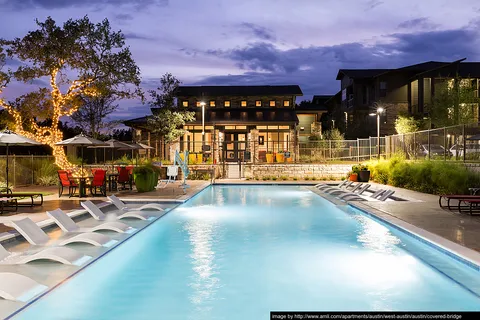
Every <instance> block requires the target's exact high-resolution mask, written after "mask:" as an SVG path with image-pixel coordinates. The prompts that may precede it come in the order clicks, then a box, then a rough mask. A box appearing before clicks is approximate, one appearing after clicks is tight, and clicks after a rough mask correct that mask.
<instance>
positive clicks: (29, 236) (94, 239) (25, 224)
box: [9, 218, 118, 247]
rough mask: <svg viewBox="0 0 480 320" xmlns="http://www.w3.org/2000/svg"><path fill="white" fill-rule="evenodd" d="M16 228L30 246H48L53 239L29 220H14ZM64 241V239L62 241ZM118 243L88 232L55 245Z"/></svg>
mask: <svg viewBox="0 0 480 320" xmlns="http://www.w3.org/2000/svg"><path fill="white" fill-rule="evenodd" d="M9 224H10V225H11V226H12V227H13V228H15V229H16V230H17V231H18V232H19V233H20V234H21V235H22V236H23V237H24V238H25V239H26V240H27V241H28V242H29V243H30V244H33V245H36V246H44V245H48V244H49V242H50V241H51V239H50V238H49V237H48V235H47V234H46V233H45V231H43V230H42V228H40V227H39V226H38V225H37V224H36V223H35V222H33V221H32V220H30V219H29V218H25V219H22V220H16V221H15V220H14V221H10V223H9ZM61 240H62V239H61ZM117 242H118V241H116V240H113V239H111V238H110V237H107V236H106V235H104V234H100V233H94V232H88V233H80V234H78V235H75V236H73V237H69V238H66V239H65V240H63V241H59V242H54V243H52V244H53V245H59V246H64V245H67V244H71V243H87V244H91V245H94V246H97V247H100V246H102V247H111V246H113V245H114V244H115V243H117Z"/></svg>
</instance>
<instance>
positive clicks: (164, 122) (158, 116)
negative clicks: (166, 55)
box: [148, 73, 195, 143]
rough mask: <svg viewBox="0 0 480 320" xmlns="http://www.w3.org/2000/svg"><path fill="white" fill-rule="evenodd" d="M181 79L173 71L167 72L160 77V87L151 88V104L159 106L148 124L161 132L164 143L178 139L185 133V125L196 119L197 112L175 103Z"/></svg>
mask: <svg viewBox="0 0 480 320" xmlns="http://www.w3.org/2000/svg"><path fill="white" fill-rule="evenodd" d="M180 83H181V82H180V81H179V80H178V79H177V78H175V77H174V76H173V75H172V74H171V73H166V74H164V75H163V76H162V78H160V87H158V88H157V90H158V92H157V91H156V90H150V91H149V93H150V96H151V98H152V100H151V101H150V102H149V103H150V106H152V107H153V108H157V111H156V112H155V113H154V115H153V116H152V118H150V119H149V121H148V126H149V128H150V130H151V131H152V132H153V133H157V134H160V135H161V136H162V137H163V141H164V143H170V142H172V141H175V140H177V139H178V138H179V137H180V136H182V135H184V134H185V130H183V126H184V125H185V123H187V122H189V121H193V120H195V112H192V111H188V110H187V109H180V108H179V107H178V106H177V105H176V104H175V94H176V91H177V89H178V86H179V85H180Z"/></svg>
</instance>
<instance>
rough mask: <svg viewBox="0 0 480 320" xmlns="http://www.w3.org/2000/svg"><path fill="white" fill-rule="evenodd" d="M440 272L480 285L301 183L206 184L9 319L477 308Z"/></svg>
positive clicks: (461, 269) (454, 264)
mask: <svg viewBox="0 0 480 320" xmlns="http://www.w3.org/2000/svg"><path fill="white" fill-rule="evenodd" d="M429 261H433V265H431V264H429V263H427V262H429ZM435 264H437V265H435ZM438 266H443V268H447V269H448V270H449V272H450V274H451V273H455V274H457V275H458V276H459V277H460V278H463V279H469V278H472V279H477V278H479V277H478V271H476V270H473V269H472V268H470V267H467V266H465V265H463V264H462V263H460V262H458V261H456V260H454V259H452V258H451V257H448V256H446V255H444V254H442V253H440V252H437V251H436V250H434V249H432V248H430V247H429V246H427V245H425V244H424V243H422V242H420V241H417V240H415V239H413V238H411V237H409V236H407V235H406V234H403V233H402V232H400V231H398V230H395V229H394V228H388V227H386V226H385V225H383V224H381V223H379V222H377V221H375V220H373V219H371V218H369V217H368V216H367V215H365V214H362V213H361V212H360V211H357V210H354V209H352V208H348V209H347V210H345V211H342V210H339V209H338V208H337V207H336V206H334V205H333V204H331V203H330V202H328V201H327V200H325V199H323V198H322V197H320V196H318V195H316V194H315V193H313V192H311V191H309V190H308V189H307V188H305V187H296V186H211V187H209V188H207V189H205V190H204V191H202V192H201V193H200V194H198V195H197V196H195V197H194V198H193V199H191V200H190V201H188V202H187V203H185V204H183V205H181V206H179V207H177V208H175V209H174V210H172V211H171V212H169V213H168V214H167V215H165V216H164V217H162V218H161V219H160V220H158V221H156V222H154V223H153V224H152V225H151V226H149V227H148V228H146V229H145V230H143V231H142V232H140V233H138V234H137V235H135V236H134V237H132V238H131V239H130V240H128V241H126V242H125V243H123V244H121V245H120V246H119V247H117V248H116V249H114V250H112V251H111V252H110V253H109V254H107V255H106V256H104V257H103V258H101V259H100V260H98V261H97V262H95V263H93V264H92V265H90V266H89V267H87V268H86V269H85V270H83V271H81V272H80V273H78V274H77V275H76V276H74V277H73V278H71V279H70V280H68V281H66V282H65V283H63V284H62V285H60V286H59V287H57V288H56V289H54V290H52V291H51V292H50V293H48V294H47V295H45V296H44V297H42V298H40V299H39V300H38V301H36V302H34V303H33V304H31V305H30V306H29V307H28V308H26V309H25V310H24V311H22V312H20V313H19V314H17V315H16V316H15V317H14V319H41V318H47V319H152V318H164V319H225V318H227V317H228V319H268V318H269V312H270V311H272V310H276V311H283V310H309V311H322V310H328V311H352V310H357V311H358V310H361V311H368V310H382V311H387V310H407V311H415V310H418V311H440V310H451V311H462V310H480V299H479V297H478V295H476V294H475V293H473V292H472V291H469V290H471V289H472V288H466V287H464V286H462V285H461V284H459V283H458V282H456V281H454V280H453V279H452V278H450V276H449V275H448V273H444V272H443V271H442V270H441V269H439V268H438ZM439 270H440V271H439ZM475 281H477V283H475ZM475 281H474V283H471V285H472V286H478V280H475ZM479 288H480V286H479ZM473 289H475V288H473Z"/></svg>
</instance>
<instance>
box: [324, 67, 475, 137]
mask: <svg viewBox="0 0 480 320" xmlns="http://www.w3.org/2000/svg"><path fill="white" fill-rule="evenodd" d="M459 78H460V79H461V85H469V86H472V87H473V89H474V90H475V91H474V92H475V94H476V95H477V96H478V87H479V79H480V63H479V62H463V60H459V61H455V62H436V61H430V62H425V63H420V64H415V65H411V66H406V67H403V68H398V69H340V70H339V71H338V75H337V80H340V83H341V84H340V86H341V90H340V94H341V99H340V104H338V105H337V106H335V109H336V110H334V112H333V113H334V114H335V116H336V119H335V120H336V121H337V122H345V124H344V126H345V127H346V135H347V137H348V138H362V137H368V136H370V135H371V136H375V135H376V125H375V118H373V117H369V113H371V112H372V111H374V109H375V108H376V106H377V105H380V106H384V108H385V109H386V110H385V112H384V113H383V114H382V116H381V120H382V125H381V135H385V134H394V133H395V129H394V123H395V118H396V117H397V115H398V113H399V112H404V113H408V114H411V115H426V116H428V114H427V111H428V109H429V107H430V105H431V104H432V102H433V99H434V97H435V90H436V88H438V86H439V85H442V84H444V83H445V82H453V81H455V79H459ZM477 107H478V106H477ZM338 108H340V110H338ZM477 114H478V113H477Z"/></svg>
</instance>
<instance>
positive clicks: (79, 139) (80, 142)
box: [55, 133, 105, 174]
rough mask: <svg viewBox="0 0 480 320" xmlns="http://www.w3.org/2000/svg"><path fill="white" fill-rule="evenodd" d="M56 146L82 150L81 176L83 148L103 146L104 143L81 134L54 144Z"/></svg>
mask: <svg viewBox="0 0 480 320" xmlns="http://www.w3.org/2000/svg"><path fill="white" fill-rule="evenodd" d="M55 145H57V146H77V147H81V148H82V174H83V147H89V146H104V145H105V142H103V141H100V140H97V139H94V138H90V137H87V136H85V135H84V134H83V133H81V134H79V135H76V136H75V137H73V138H70V139H67V140H63V141H60V142H57V143H55Z"/></svg>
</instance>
